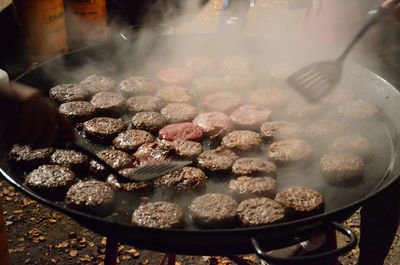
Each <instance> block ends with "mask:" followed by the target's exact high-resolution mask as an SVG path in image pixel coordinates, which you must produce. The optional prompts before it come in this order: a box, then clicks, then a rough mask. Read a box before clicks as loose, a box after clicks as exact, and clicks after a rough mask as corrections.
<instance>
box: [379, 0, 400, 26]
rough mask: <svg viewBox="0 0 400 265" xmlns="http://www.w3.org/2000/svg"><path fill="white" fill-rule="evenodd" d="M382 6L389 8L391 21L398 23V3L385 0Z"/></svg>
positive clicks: (399, 12) (399, 11)
mask: <svg viewBox="0 0 400 265" xmlns="http://www.w3.org/2000/svg"><path fill="white" fill-rule="evenodd" d="M382 8H391V9H392V10H391V11H390V13H389V15H390V18H391V20H392V21H393V22H395V23H396V24H400V3H398V1H395V0H386V1H385V2H383V3H382Z"/></svg>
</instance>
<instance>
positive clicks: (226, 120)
mask: <svg viewBox="0 0 400 265" xmlns="http://www.w3.org/2000/svg"><path fill="white" fill-rule="evenodd" d="M193 123H194V124H197V125H198V126H200V127H201V129H202V130H203V133H204V135H206V136H208V137H209V136H211V135H215V134H217V133H219V132H220V131H223V132H224V134H226V133H228V132H231V131H232V130H233V121H232V119H231V118H230V117H229V116H228V115H226V114H225V113H222V112H204V113H200V114H199V115H197V116H196V118H194V120H193Z"/></svg>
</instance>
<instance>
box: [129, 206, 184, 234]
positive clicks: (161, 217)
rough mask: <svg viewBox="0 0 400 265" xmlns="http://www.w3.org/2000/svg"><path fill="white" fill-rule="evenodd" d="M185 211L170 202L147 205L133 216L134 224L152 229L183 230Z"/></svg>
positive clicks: (138, 209)
mask: <svg viewBox="0 0 400 265" xmlns="http://www.w3.org/2000/svg"><path fill="white" fill-rule="evenodd" d="M184 218H185V215H184V211H183V209H182V208H181V207H180V206H178V205H177V204H174V203H170V202H153V203H146V204H144V205H141V206H140V207H139V208H137V209H136V210H135V211H134V212H133V214H132V224H134V225H137V226H142V227H150V228H161V229H168V228H181V227H183V226H184Z"/></svg>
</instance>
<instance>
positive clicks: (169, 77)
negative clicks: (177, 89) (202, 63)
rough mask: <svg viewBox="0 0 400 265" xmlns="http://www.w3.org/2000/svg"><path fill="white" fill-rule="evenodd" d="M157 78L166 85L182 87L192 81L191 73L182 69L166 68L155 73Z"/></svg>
mask: <svg viewBox="0 0 400 265" xmlns="http://www.w3.org/2000/svg"><path fill="white" fill-rule="evenodd" d="M157 78H158V79H159V80H160V81H161V82H162V83H164V84H166V85H176V86H184V85H187V84H189V83H190V82H191V81H192V79H193V72H192V71H191V70H189V69H183V68H168V69H165V70H162V71H161V72H158V73H157Z"/></svg>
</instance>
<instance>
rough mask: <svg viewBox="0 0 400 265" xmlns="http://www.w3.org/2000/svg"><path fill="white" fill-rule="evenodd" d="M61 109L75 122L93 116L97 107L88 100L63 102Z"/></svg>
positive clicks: (62, 112)
mask: <svg viewBox="0 0 400 265" xmlns="http://www.w3.org/2000/svg"><path fill="white" fill-rule="evenodd" d="M59 111H60V113H61V114H63V115H65V116H67V117H68V118H70V119H71V120H72V121H73V122H84V121H86V120H88V119H91V118H93V116H94V114H95V112H96V108H95V106H93V105H92V104H91V103H89V102H86V101H72V102H66V103H63V104H61V105H60V107H59Z"/></svg>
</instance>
